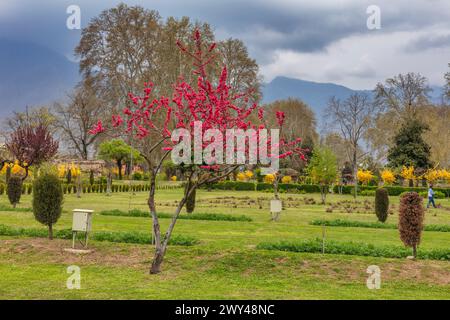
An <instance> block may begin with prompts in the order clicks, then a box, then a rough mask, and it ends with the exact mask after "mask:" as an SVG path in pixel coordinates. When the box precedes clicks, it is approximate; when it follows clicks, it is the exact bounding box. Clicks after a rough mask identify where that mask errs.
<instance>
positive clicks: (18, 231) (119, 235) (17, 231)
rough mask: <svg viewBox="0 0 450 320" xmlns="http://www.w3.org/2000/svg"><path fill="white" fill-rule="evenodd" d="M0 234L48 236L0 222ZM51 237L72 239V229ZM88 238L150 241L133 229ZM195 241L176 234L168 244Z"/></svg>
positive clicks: (115, 240) (146, 236) (117, 240)
mask: <svg viewBox="0 0 450 320" xmlns="http://www.w3.org/2000/svg"><path fill="white" fill-rule="evenodd" d="M0 235H2V236H13V237H14V236H15V237H34V238H46V237H48V230H46V229H41V228H14V227H10V226H6V225H3V224H0ZM80 236H81V235H80ZM53 237H54V238H58V239H72V231H71V230H70V229H63V230H58V231H55V232H54V234H53ZM89 238H90V239H92V240H95V241H109V242H120V243H136V244H151V243H152V236H151V234H148V233H142V232H135V231H132V232H131V231H129V232H123V231H120V232H118V231H114V232H110V231H97V232H93V233H90V234H89ZM197 243H198V240H197V239H195V238H193V237H190V236H183V235H177V234H174V235H172V237H171V238H170V241H169V244H171V245H176V246H192V245H195V244H197Z"/></svg>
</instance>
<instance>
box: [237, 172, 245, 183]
mask: <svg viewBox="0 0 450 320" xmlns="http://www.w3.org/2000/svg"><path fill="white" fill-rule="evenodd" d="M236 180H237V181H245V180H247V177H246V176H245V173H243V172H239V173H238V174H237V175H236Z"/></svg>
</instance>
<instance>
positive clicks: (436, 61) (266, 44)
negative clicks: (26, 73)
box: [0, 0, 450, 89]
mask: <svg viewBox="0 0 450 320" xmlns="http://www.w3.org/2000/svg"><path fill="white" fill-rule="evenodd" d="M119 2H125V3H127V4H129V5H134V4H139V5H142V6H144V7H146V8H149V9H156V10H158V11H159V12H160V14H161V15H162V17H168V16H175V17H181V16H190V17H192V18H194V19H198V20H201V21H206V22H209V23H210V24H211V25H213V27H214V28H215V31H216V35H217V37H218V38H219V39H222V38H227V37H233V38H240V39H242V40H244V42H245V43H246V45H247V47H248V48H249V51H250V54H251V56H252V57H254V58H255V59H256V60H257V61H258V63H259V65H260V68H261V74H262V75H263V76H264V80H265V81H270V80H272V79H273V78H274V77H276V76H288V77H293V78H299V79H304V80H311V81H318V82H334V83H338V84H342V85H346V86H349V87H351V88H354V89H371V88H373V87H374V85H375V84H376V83H377V82H379V81H381V80H383V79H385V78H387V77H390V76H392V75H395V74H398V73H404V72H408V71H414V72H420V73H422V74H423V75H425V76H426V77H428V78H429V80H430V83H431V84H432V85H442V84H443V74H444V73H445V72H446V71H447V70H448V67H447V64H448V63H449V62H450V1H449V0H415V1H411V0H378V1H376V0H370V1H366V0H314V1H311V0H305V1H303V0H259V1H257V0H239V1H238V0H227V1H218V0H141V1H113V0H98V1H93V0H40V1H35V0H15V1H11V0H0V39H2V38H13V39H15V40H18V41H24V42H34V43H37V44H40V45H43V46H46V47H48V48H50V49H52V50H55V51H57V52H60V53H62V54H64V55H65V56H66V57H68V58H72V52H73V48H74V47H75V45H76V44H77V42H78V40H79V37H80V31H79V30H68V29H67V28H66V19H67V17H68V14H67V13H66V9H67V7H68V6H69V5H73V4H75V5H78V6H79V7H80V8H81V21H82V22H81V24H82V27H83V26H86V25H87V24H88V23H89V20H90V19H91V18H92V17H94V16H95V15H98V14H99V13H100V12H101V11H102V10H104V9H106V8H109V7H111V6H114V5H116V4H117V3H119ZM369 5H377V6H378V7H379V8H380V10H381V29H379V30H369V29H368V28H367V24H366V21H367V18H368V17H369V14H367V13H366V10H367V8H368V6H369ZM0 41H1V40H0Z"/></svg>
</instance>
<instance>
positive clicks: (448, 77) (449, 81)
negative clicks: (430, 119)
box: [445, 63, 450, 100]
mask: <svg viewBox="0 0 450 320" xmlns="http://www.w3.org/2000/svg"><path fill="white" fill-rule="evenodd" d="M448 66H449V67H450V63H449V64H448ZM445 81H446V84H445V95H446V97H447V99H449V100H450V71H449V72H447V73H446V74H445Z"/></svg>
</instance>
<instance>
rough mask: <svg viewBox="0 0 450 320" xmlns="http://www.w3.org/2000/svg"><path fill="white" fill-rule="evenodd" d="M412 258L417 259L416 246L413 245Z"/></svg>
mask: <svg viewBox="0 0 450 320" xmlns="http://www.w3.org/2000/svg"><path fill="white" fill-rule="evenodd" d="M413 257H414V259H416V258H417V245H413Z"/></svg>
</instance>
